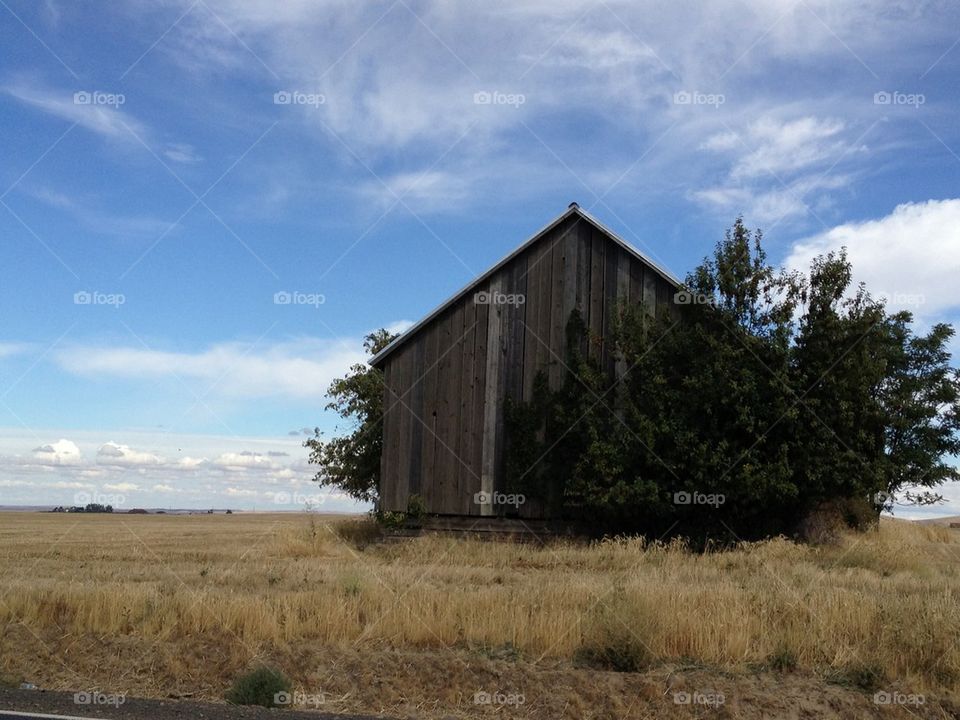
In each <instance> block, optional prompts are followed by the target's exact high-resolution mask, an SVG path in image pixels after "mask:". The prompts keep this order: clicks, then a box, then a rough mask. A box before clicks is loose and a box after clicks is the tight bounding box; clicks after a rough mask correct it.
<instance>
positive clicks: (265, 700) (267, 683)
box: [226, 666, 290, 708]
mask: <svg viewBox="0 0 960 720" xmlns="http://www.w3.org/2000/svg"><path fill="white" fill-rule="evenodd" d="M285 692H286V693H288V692H290V681H289V680H288V679H287V677H286V676H285V675H284V674H283V673H281V672H280V671H279V670H277V669H275V668H270V667H266V666H261V667H258V668H255V669H253V670H251V671H249V672H247V673H245V674H243V675H241V676H239V677H238V678H237V679H236V680H234V681H233V686H232V687H231V688H230V690H228V691H227V694H226V699H227V702H231V703H233V704H234V705H261V706H262V707H265V708H272V707H276V705H277V703H276V695H277V693H285Z"/></svg>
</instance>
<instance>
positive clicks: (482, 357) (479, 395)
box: [461, 305, 490, 515]
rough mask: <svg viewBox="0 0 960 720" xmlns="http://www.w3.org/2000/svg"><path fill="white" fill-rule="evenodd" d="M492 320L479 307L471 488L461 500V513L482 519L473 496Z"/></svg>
mask: <svg viewBox="0 0 960 720" xmlns="http://www.w3.org/2000/svg"><path fill="white" fill-rule="evenodd" d="M489 316H490V305H480V306H478V307H477V313H476V320H477V326H476V328H475V329H474V351H473V362H472V366H471V368H470V371H471V372H472V374H473V389H472V394H473V397H472V400H471V410H472V414H473V419H472V421H471V422H472V428H471V437H470V455H469V458H467V457H465V458H464V459H466V460H467V461H468V462H469V463H470V468H471V469H472V471H473V472H471V473H470V482H471V485H470V488H469V491H468V493H467V494H466V495H465V496H464V497H462V498H461V503H462V504H461V513H462V514H464V515H479V514H480V506H479V505H477V504H476V503H475V502H474V495H475V494H476V493H478V492H480V478H481V475H482V467H483V428H484V412H485V408H484V400H485V398H486V390H487V385H486V382H487V380H486V375H487V322H488V318H489Z"/></svg>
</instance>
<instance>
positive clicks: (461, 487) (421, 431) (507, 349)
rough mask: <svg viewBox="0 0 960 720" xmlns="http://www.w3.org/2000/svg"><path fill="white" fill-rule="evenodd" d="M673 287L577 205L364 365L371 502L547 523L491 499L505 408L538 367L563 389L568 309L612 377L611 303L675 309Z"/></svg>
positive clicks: (501, 468) (533, 508)
mask: <svg viewBox="0 0 960 720" xmlns="http://www.w3.org/2000/svg"><path fill="white" fill-rule="evenodd" d="M680 284H681V283H680V280H679V279H677V278H676V277H675V276H674V275H672V274H671V273H670V272H669V271H668V270H666V269H664V268H663V267H661V266H660V265H658V264H657V263H656V262H654V261H653V260H651V259H650V258H649V257H647V256H646V255H644V254H643V253H641V252H640V251H639V250H637V249H635V248H633V247H632V246H631V245H629V244H628V243H627V242H625V241H624V240H622V239H621V238H620V237H618V236H617V235H616V234H614V233H613V232H612V231H611V230H609V229H608V228H606V227H604V226H603V225H602V224H601V223H600V222H599V221H598V220H596V219H595V218H594V217H592V216H591V215H590V214H588V213H587V212H585V211H584V210H581V209H580V208H579V207H578V206H577V205H576V203H573V204H571V205H570V207H569V209H567V211H566V212H564V213H563V214H562V215H560V216H559V217H557V218H556V219H555V220H553V221H552V222H551V223H550V224H549V225H547V226H546V227H545V228H543V229H542V230H540V231H539V232H537V233H536V234H535V235H533V237H531V238H530V239H529V240H527V241H526V242H524V243H523V244H522V245H520V247H518V248H517V249H516V250H514V251H513V252H512V253H510V254H509V255H508V256H507V257H505V258H504V259H503V260H501V261H500V262H498V263H497V264H496V265H494V266H493V267H492V268H490V269H489V270H487V271H486V272H485V273H483V274H482V275H480V276H479V277H478V278H476V279H475V280H474V281H472V282H471V283H469V284H468V285H467V286H466V287H464V288H463V289H462V290H460V291H459V292H457V293H456V294H455V295H454V296H453V297H451V298H450V299H449V300H447V301H446V302H444V303H443V304H442V305H440V306H439V307H438V308H437V309H435V310H434V311H433V312H431V313H430V314H429V315H427V316H426V317H425V318H423V319H422V320H421V321H420V322H418V323H417V324H416V325H414V326H413V327H411V328H410V329H409V330H407V331H406V332H405V333H403V334H402V335H401V336H400V337H398V338H397V339H395V340H394V341H393V342H392V343H391V344H390V345H388V346H387V347H386V348H384V349H383V350H382V351H381V352H380V353H379V354H377V355H376V356H375V357H374V358H373V359H372V360H371V361H370V364H371V365H373V366H374V367H377V368H380V369H381V370H382V371H383V374H384V380H385V386H386V387H385V395H384V423H383V455H382V463H381V485H380V506H381V508H382V509H383V510H387V511H399V512H404V511H407V510H408V509H409V507H410V505H411V498H413V497H414V496H417V497H416V498H415V500H414V502H416V503H417V504H418V505H419V506H420V507H422V508H423V509H424V510H425V511H426V512H427V513H428V514H429V515H431V516H440V521H441V524H442V521H443V518H444V517H445V518H447V519H448V520H449V521H450V522H451V524H455V523H456V521H457V520H458V519H459V521H460V522H461V523H462V522H463V521H464V520H466V521H467V523H468V526H469V525H470V523H472V522H474V521H482V520H483V518H491V519H493V518H509V517H514V518H519V519H521V520H524V521H527V520H530V521H542V520H550V519H551V518H549V517H547V509H546V505H545V503H543V502H542V501H540V500H538V499H537V498H527V499H526V501H525V502H523V503H522V504H508V503H504V502H498V499H499V498H501V497H502V496H504V495H507V494H508V491H507V487H506V483H505V477H504V476H505V463H504V450H505V447H506V443H507V442H509V438H507V437H505V433H504V405H505V403H506V401H507V399H508V398H510V399H512V400H513V401H514V402H517V401H528V400H530V398H531V396H532V393H533V386H534V379H535V378H536V376H537V374H538V373H539V372H541V371H542V372H543V373H544V374H545V376H546V378H547V379H548V382H549V385H550V386H551V387H553V388H556V387H558V386H559V385H560V383H561V382H562V378H563V372H564V365H563V359H564V353H565V346H566V324H567V321H568V319H569V318H570V316H571V314H572V312H573V311H574V310H575V309H576V310H578V311H579V312H580V315H581V317H582V319H583V321H584V323H585V325H586V326H587V327H588V328H589V343H588V346H589V349H588V352H589V353H591V356H592V357H593V358H594V359H596V360H597V361H599V362H600V363H601V366H602V367H605V368H609V370H610V372H611V373H612V372H618V371H621V370H622V368H618V367H617V360H616V358H615V357H614V353H613V352H612V351H611V348H610V345H611V343H609V342H607V338H609V337H610V335H611V324H612V322H613V319H614V314H615V312H616V310H617V307H618V303H630V304H633V305H638V306H640V305H642V306H644V307H645V308H647V309H648V310H653V311H655V312H660V311H664V310H667V311H669V312H672V313H677V312H678V307H677V305H676V303H675V302H674V297H673V296H674V294H675V293H676V292H677V291H678V288H679V286H680Z"/></svg>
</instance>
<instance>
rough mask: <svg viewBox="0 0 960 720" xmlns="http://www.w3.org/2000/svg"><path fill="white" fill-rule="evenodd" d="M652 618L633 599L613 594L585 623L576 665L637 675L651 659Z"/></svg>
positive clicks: (652, 658) (621, 594)
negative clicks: (635, 673)
mask: <svg viewBox="0 0 960 720" xmlns="http://www.w3.org/2000/svg"><path fill="white" fill-rule="evenodd" d="M653 626H654V624H653V620H652V615H651V613H650V612H648V611H647V609H646V608H645V607H644V606H642V605H640V604H638V602H637V601H636V600H628V599H627V598H626V596H625V595H624V594H623V593H622V592H621V591H617V592H616V593H615V594H614V596H613V599H612V600H611V601H603V602H601V603H600V605H599V606H598V607H597V609H596V611H595V612H594V613H593V614H592V616H591V617H590V618H588V620H587V621H586V623H585V625H584V630H583V641H582V642H581V645H580V648H579V649H578V650H577V652H576V655H575V658H574V659H575V661H576V662H577V664H580V665H585V666H588V667H593V668H598V669H600V670H613V671H614V672H639V671H641V670H643V669H645V668H647V667H649V666H650V665H651V664H652V663H653V660H654V656H653V652H652V651H651V649H650V642H649V641H650V640H651V635H652V631H653Z"/></svg>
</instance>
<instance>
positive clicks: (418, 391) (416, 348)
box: [407, 333, 427, 497]
mask: <svg viewBox="0 0 960 720" xmlns="http://www.w3.org/2000/svg"><path fill="white" fill-rule="evenodd" d="M426 343H427V339H426V335H425V334H423V333H421V334H420V335H419V337H416V338H414V339H413V340H411V341H410V344H411V345H413V353H412V354H413V358H412V371H411V373H410V382H411V383H412V386H411V387H410V388H409V390H408V391H407V392H409V395H408V397H409V398H410V402H409V405H410V411H411V414H412V415H413V419H412V422H411V431H410V465H409V469H408V473H409V477H410V482H409V494H410V495H421V492H420V490H421V485H422V479H423V475H422V471H423V435H424V431H425V427H424V426H425V425H426V422H427V419H426V417H424V387H423V371H424V359H425V358H426ZM421 497H422V495H421Z"/></svg>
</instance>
